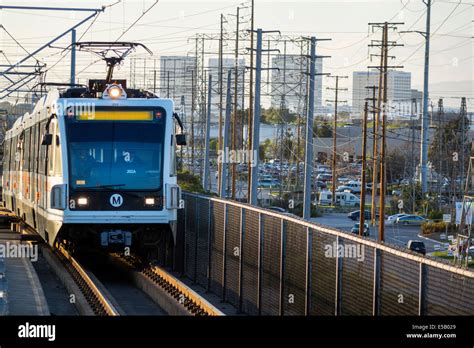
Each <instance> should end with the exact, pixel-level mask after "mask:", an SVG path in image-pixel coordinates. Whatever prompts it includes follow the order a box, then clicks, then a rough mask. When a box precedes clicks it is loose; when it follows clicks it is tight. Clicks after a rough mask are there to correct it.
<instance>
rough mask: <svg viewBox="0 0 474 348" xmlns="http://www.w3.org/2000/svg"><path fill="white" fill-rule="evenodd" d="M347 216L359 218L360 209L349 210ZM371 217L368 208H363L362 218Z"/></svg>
mask: <svg viewBox="0 0 474 348" xmlns="http://www.w3.org/2000/svg"><path fill="white" fill-rule="evenodd" d="M347 217H348V218H349V219H351V220H354V221H356V220H359V219H360V210H354V211H351V212H350V213H349V214H347ZM371 218H372V215H371V213H370V210H365V211H364V219H366V220H369V219H371Z"/></svg>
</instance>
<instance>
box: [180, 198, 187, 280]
mask: <svg viewBox="0 0 474 348" xmlns="http://www.w3.org/2000/svg"><path fill="white" fill-rule="evenodd" d="M183 199H184V206H183V219H184V220H183V221H184V233H183V242H184V248H183V249H184V253H183V268H182V274H181V275H185V274H186V271H187V269H188V258H187V257H186V254H187V252H186V248H187V243H186V239H187V238H186V236H187V233H186V230H187V228H186V221H187V218H186V207H187V206H188V202H187V201H186V194H183Z"/></svg>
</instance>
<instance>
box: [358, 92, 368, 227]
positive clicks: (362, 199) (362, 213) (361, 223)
mask: <svg viewBox="0 0 474 348" xmlns="http://www.w3.org/2000/svg"><path fill="white" fill-rule="evenodd" d="M368 107H369V106H368V102H367V101H366V102H365V106H364V120H363V123H362V173H361V186H362V187H361V191H360V214H359V217H360V221H359V236H362V235H363V234H364V224H365V175H366V153H365V151H366V147H367V113H368Z"/></svg>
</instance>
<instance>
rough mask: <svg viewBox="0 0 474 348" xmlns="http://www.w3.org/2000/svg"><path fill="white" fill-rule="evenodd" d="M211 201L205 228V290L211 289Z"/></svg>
mask: <svg viewBox="0 0 474 348" xmlns="http://www.w3.org/2000/svg"><path fill="white" fill-rule="evenodd" d="M211 209H212V201H211V200H210V199H209V212H208V229H207V291H210V290H211V261H212V258H211V251H212V247H211V245H212V242H211V238H212V214H211Z"/></svg>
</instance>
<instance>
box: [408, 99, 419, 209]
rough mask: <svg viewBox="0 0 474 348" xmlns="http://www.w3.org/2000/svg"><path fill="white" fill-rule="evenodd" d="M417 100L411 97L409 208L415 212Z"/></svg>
mask: <svg viewBox="0 0 474 348" xmlns="http://www.w3.org/2000/svg"><path fill="white" fill-rule="evenodd" d="M417 106H418V102H417V100H416V99H412V122H411V172H410V175H411V178H410V184H411V191H412V192H411V210H412V213H413V214H415V204H416V187H415V180H414V179H415V173H416V160H415V125H416V124H417V122H416V119H417V115H418V108H417Z"/></svg>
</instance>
